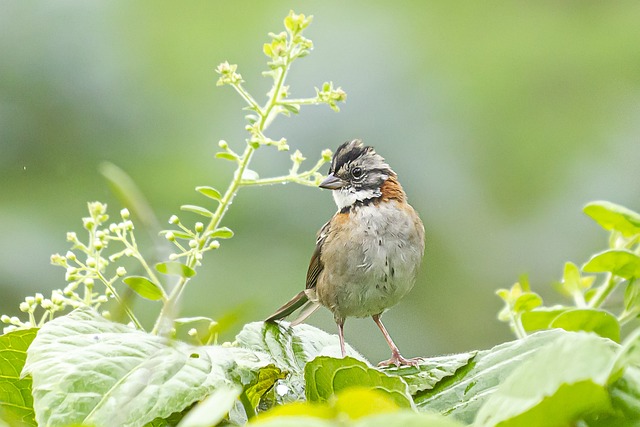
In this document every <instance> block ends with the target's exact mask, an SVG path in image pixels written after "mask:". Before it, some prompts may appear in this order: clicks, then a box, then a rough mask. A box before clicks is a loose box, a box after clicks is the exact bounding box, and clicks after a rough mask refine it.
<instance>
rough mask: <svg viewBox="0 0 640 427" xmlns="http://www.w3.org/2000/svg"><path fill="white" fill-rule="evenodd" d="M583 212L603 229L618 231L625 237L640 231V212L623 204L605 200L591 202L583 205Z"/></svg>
mask: <svg viewBox="0 0 640 427" xmlns="http://www.w3.org/2000/svg"><path fill="white" fill-rule="evenodd" d="M584 213H586V214H587V215H589V216H590V217H591V218H593V219H594V220H595V221H596V222H597V223H598V224H600V226H601V227H602V228H604V229H605V230H608V231H612V230H615V231H619V232H620V233H622V235H623V236H625V237H631V236H634V235H636V234H639V233H640V214H638V213H637V212H634V211H632V210H630V209H627V208H625V207H624V206H620V205H617V204H615V203H611V202H605V201H597V202H591V203H589V204H587V205H586V206H585V207H584Z"/></svg>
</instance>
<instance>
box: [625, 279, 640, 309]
mask: <svg viewBox="0 0 640 427" xmlns="http://www.w3.org/2000/svg"><path fill="white" fill-rule="evenodd" d="M624 310H625V311H626V312H630V313H632V312H636V313H637V312H639V311H640V281H638V280H630V281H629V283H627V288H626V289H625V291H624Z"/></svg>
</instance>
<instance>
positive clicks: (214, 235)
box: [207, 227, 233, 239]
mask: <svg viewBox="0 0 640 427" xmlns="http://www.w3.org/2000/svg"><path fill="white" fill-rule="evenodd" d="M207 237H208V238H210V239H230V238H232V237H233V231H231V229H230V228H227V227H220V228H216V229H215V230H213V231H212V232H211V233H209V234H208V235H207Z"/></svg>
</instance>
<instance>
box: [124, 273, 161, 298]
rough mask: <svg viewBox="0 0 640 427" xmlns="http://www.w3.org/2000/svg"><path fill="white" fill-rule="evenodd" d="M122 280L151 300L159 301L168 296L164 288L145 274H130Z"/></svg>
mask: <svg viewBox="0 0 640 427" xmlns="http://www.w3.org/2000/svg"><path fill="white" fill-rule="evenodd" d="M122 281H123V282H124V283H125V284H126V285H127V286H129V287H130V288H131V289H132V290H133V291H134V292H135V293H137V294H138V295H140V296H141V297H143V298H146V299H149V300H151V301H159V300H161V299H163V298H166V295H165V294H164V291H163V290H162V288H161V287H159V286H158V285H157V284H155V283H153V282H152V281H151V280H149V279H147V278H146V277H144V276H128V277H125V278H124V279H122Z"/></svg>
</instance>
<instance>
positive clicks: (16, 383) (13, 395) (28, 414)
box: [0, 328, 38, 426]
mask: <svg viewBox="0 0 640 427" xmlns="http://www.w3.org/2000/svg"><path fill="white" fill-rule="evenodd" d="M37 332H38V330H37V329H35V328H33V329H21V330H16V331H13V332H9V333H7V334H4V335H0V415H2V417H3V418H4V419H5V421H8V422H11V425H16V426H36V420H35V418H34V417H35V414H34V412H33V397H31V378H28V377H26V378H21V377H20V372H22V368H23V366H24V362H25V360H26V358H27V349H28V348H29V345H30V344H31V342H32V341H33V339H34V338H35V337H36V333H37Z"/></svg>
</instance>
